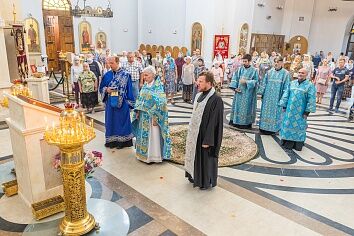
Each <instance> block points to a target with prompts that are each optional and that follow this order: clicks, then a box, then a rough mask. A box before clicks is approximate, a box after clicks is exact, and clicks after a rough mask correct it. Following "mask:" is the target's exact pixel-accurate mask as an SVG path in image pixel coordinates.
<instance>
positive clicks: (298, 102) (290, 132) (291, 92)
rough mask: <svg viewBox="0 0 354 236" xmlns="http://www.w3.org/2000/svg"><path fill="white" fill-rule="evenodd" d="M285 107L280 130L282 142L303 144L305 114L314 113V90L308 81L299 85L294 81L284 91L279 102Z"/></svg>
mask: <svg viewBox="0 0 354 236" xmlns="http://www.w3.org/2000/svg"><path fill="white" fill-rule="evenodd" d="M279 105H280V106H281V107H286V112H285V115H284V119H283V122H282V127H281V130H280V138H281V139H282V140H288V141H295V142H304V141H305V139H306V129H307V120H306V119H305V118H304V117H303V116H304V114H305V113H307V114H308V113H313V112H316V88H315V86H314V85H313V83H311V81H309V80H305V81H303V82H301V83H299V80H294V81H292V82H291V83H290V86H288V88H287V89H286V91H285V92H284V94H283V97H282V99H281V100H280V102H279Z"/></svg>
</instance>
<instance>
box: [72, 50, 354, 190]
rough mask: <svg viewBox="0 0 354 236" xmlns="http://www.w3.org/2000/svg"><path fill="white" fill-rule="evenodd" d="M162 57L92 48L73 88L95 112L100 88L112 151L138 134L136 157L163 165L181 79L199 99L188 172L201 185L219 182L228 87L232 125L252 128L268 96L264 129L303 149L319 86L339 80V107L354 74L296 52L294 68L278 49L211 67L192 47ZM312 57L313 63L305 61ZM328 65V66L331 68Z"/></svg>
mask: <svg viewBox="0 0 354 236" xmlns="http://www.w3.org/2000/svg"><path fill="white" fill-rule="evenodd" d="M156 54H157V55H156V57H154V58H152V57H151V55H149V54H147V53H146V52H145V51H143V52H142V54H140V53H138V52H135V53H133V52H130V53H126V52H123V53H122V55H121V56H116V55H111V54H110V52H109V51H107V52H106V55H105V57H102V56H100V57H98V56H95V51H93V52H92V54H91V55H89V56H88V57H87V61H86V62H85V63H84V65H83V71H82V72H78V73H77V82H75V80H74V81H73V86H76V85H75V83H77V84H78V85H77V87H78V89H79V92H80V93H81V99H82V100H84V101H82V105H83V106H88V107H89V108H91V109H92V104H93V103H96V102H97V96H96V95H97V91H98V92H99V93H100V97H101V100H102V102H103V103H104V104H105V128H106V129H105V146H106V147H107V148H117V149H122V148H126V147H132V146H133V138H134V137H135V148H136V157H137V159H138V160H140V161H143V162H146V163H159V162H162V161H163V160H165V159H170V158H171V148H172V145H171V137H170V131H169V123H168V103H169V102H171V103H174V95H175V93H176V91H177V90H178V89H179V83H178V82H179V81H178V80H179V79H180V80H181V82H182V83H181V85H182V86H181V89H182V91H183V95H182V98H183V100H184V101H186V102H192V103H193V112H192V117H191V121H190V123H189V128H188V134H187V138H186V140H187V141H186V153H185V170H186V177H187V178H188V180H189V181H190V182H192V183H194V186H197V187H200V188H202V189H208V188H210V187H214V186H216V184H217V181H216V179H217V167H218V156H219V151H220V148H221V143H222V134H223V115H224V105H223V101H222V99H221V96H220V91H221V87H222V86H223V85H225V84H227V87H228V88H230V89H232V90H233V91H234V92H235V94H234V97H233V103H232V108H231V114H230V122H229V125H231V126H234V127H237V128H239V129H252V124H253V123H254V122H255V119H256V105H257V96H259V97H261V100H262V106H261V114H260V123H259V129H260V132H262V133H263V134H269V135H272V134H276V133H278V132H279V135H280V139H281V144H282V145H283V146H284V147H285V148H286V149H295V150H298V151H301V150H302V147H303V146H304V142H305V139H306V129H307V117H308V116H309V114H310V113H314V112H315V111H316V102H317V103H320V102H321V100H319V99H320V98H319V97H318V92H319V90H320V88H319V85H321V86H322V85H323V86H328V84H329V83H330V81H331V80H333V83H332V89H331V90H332V96H331V101H330V109H332V108H333V104H334V98H335V94H336V93H337V94H338V95H337V98H338V99H337V104H336V107H335V108H336V111H337V110H338V108H339V105H340V102H341V96H342V94H341V91H344V86H345V84H346V82H347V81H348V80H349V77H350V76H352V73H351V72H350V70H349V68H348V65H346V63H347V62H346V59H345V58H343V57H341V58H339V59H338V63H337V65H336V66H335V68H334V69H331V68H330V66H329V63H328V61H329V59H328V58H324V59H322V60H321V65H319V67H318V68H317V70H312V68H314V67H315V66H314V63H313V62H312V59H311V57H309V56H308V55H303V56H300V57H299V55H295V56H293V61H292V62H291V65H290V68H289V70H290V71H288V70H287V69H285V64H286V63H288V62H287V61H286V60H287V59H284V58H283V57H281V56H280V55H277V54H276V53H274V55H273V54H272V55H271V57H269V56H268V55H267V54H266V53H262V54H261V56H260V57H258V58H257V59H256V58H255V56H257V54H256V53H254V54H253V57H252V56H251V55H250V54H246V55H241V54H240V55H238V56H237V57H236V56H235V57H234V56H233V57H231V58H230V59H226V60H225V59H222V56H221V55H220V54H217V55H216V56H215V58H214V60H213V66H212V67H211V68H210V69H209V70H208V69H207V67H206V66H205V64H204V60H203V58H202V56H201V55H200V51H199V50H197V51H195V52H193V55H192V57H190V56H184V55H183V54H182V53H180V54H179V56H178V58H177V59H173V58H172V56H171V53H169V52H167V53H166V58H162V56H161V55H160V54H159V53H156ZM300 59H301V60H300ZM309 61H310V62H311V63H313V66H312V65H311V66H307V63H309ZM77 62H78V63H77ZM79 62H80V59H79V58H75V62H74V66H79ZM266 63H268V65H265V64H266ZM311 63H309V64H311ZM350 63H351V64H352V62H350V61H348V64H350ZM92 64H100V65H102V66H99V65H98V67H99V68H103V69H99V71H98V72H97V71H96V73H97V75H96V73H95V70H90V69H91V68H92V67H93V66H92ZM299 64H300V66H299ZM180 65H182V67H181V66H180ZM294 65H296V69H294ZM327 67H329V68H330V69H328V70H326V69H327ZM178 68H181V70H179V69H178ZM72 70H73V71H74V70H75V68H73V69H72ZM101 72H102V73H101ZM98 73H100V74H99V75H98ZM100 75H103V76H102V78H101V76H100ZM74 77H75V76H74ZM224 78H226V80H225V79H224ZM321 80H324V81H321ZM316 87H317V89H316ZM316 91H317V92H316ZM86 93H87V94H86ZM90 93H92V94H95V95H90ZM316 93H317V94H316ZM316 95H317V96H316ZM339 95H340V96H339ZM316 97H317V101H316ZM91 101H93V103H92V104H91V103H90V102H91ZM131 112H133V113H131ZM132 114H133V115H132Z"/></svg>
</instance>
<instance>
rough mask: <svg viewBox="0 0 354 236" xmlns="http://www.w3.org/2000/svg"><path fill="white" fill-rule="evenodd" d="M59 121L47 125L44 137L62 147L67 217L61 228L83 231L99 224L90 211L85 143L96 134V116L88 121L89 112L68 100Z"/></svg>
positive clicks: (69, 232)
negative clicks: (85, 167) (85, 112)
mask: <svg viewBox="0 0 354 236" xmlns="http://www.w3.org/2000/svg"><path fill="white" fill-rule="evenodd" d="M59 122H60V123H59V125H56V124H54V123H53V124H52V127H49V126H47V128H46V131H45V133H44V139H45V140H46V141H47V142H48V143H49V144H53V145H56V146H58V147H59V149H60V151H61V172H62V179H63V187H64V201H65V217H64V219H63V220H62V222H61V224H60V226H59V229H60V232H61V233H62V234H63V235H83V234H85V233H88V232H90V231H91V230H92V229H93V228H94V227H95V226H96V222H95V219H94V217H93V216H92V215H91V214H90V213H88V212H87V206H86V191H85V171H84V165H85V162H84V156H83V145H84V144H85V143H88V142H90V141H91V140H92V139H94V138H95V137H96V134H95V131H94V128H93V120H91V122H90V124H89V125H88V124H86V119H85V116H84V115H83V114H82V113H81V114H80V113H78V112H77V111H75V110H74V105H73V104H69V103H68V102H67V103H66V104H65V110H64V111H63V112H62V113H61V114H60V120H59Z"/></svg>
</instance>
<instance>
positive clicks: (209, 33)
mask: <svg viewBox="0 0 354 236" xmlns="http://www.w3.org/2000/svg"><path fill="white" fill-rule="evenodd" d="M201 6H202V10H201ZM214 7H215V0H193V1H190V0H187V2H186V24H185V29H184V30H185V32H186V34H185V38H184V45H185V46H186V47H187V48H188V49H189V50H190V48H191V34H192V25H193V23H195V22H199V23H200V24H201V25H202V26H203V44H202V51H201V53H202V56H203V57H204V60H205V62H206V64H207V65H208V66H209V65H210V64H211V62H212V53H213V44H214V34H215V20H214V19H215V11H214Z"/></svg>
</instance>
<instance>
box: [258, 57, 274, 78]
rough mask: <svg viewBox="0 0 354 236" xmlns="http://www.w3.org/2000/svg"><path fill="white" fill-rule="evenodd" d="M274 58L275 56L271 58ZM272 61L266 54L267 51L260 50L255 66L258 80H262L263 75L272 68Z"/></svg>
mask: <svg viewBox="0 0 354 236" xmlns="http://www.w3.org/2000/svg"><path fill="white" fill-rule="evenodd" d="M274 59H275V56H274V58H273V60H274ZM273 63H274V61H271V60H270V59H269V55H268V54H267V52H262V53H261V57H260V58H258V61H257V68H258V69H259V72H258V73H259V82H262V79H263V78H264V76H265V75H266V74H267V72H268V70H270V69H271V68H272V65H273Z"/></svg>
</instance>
